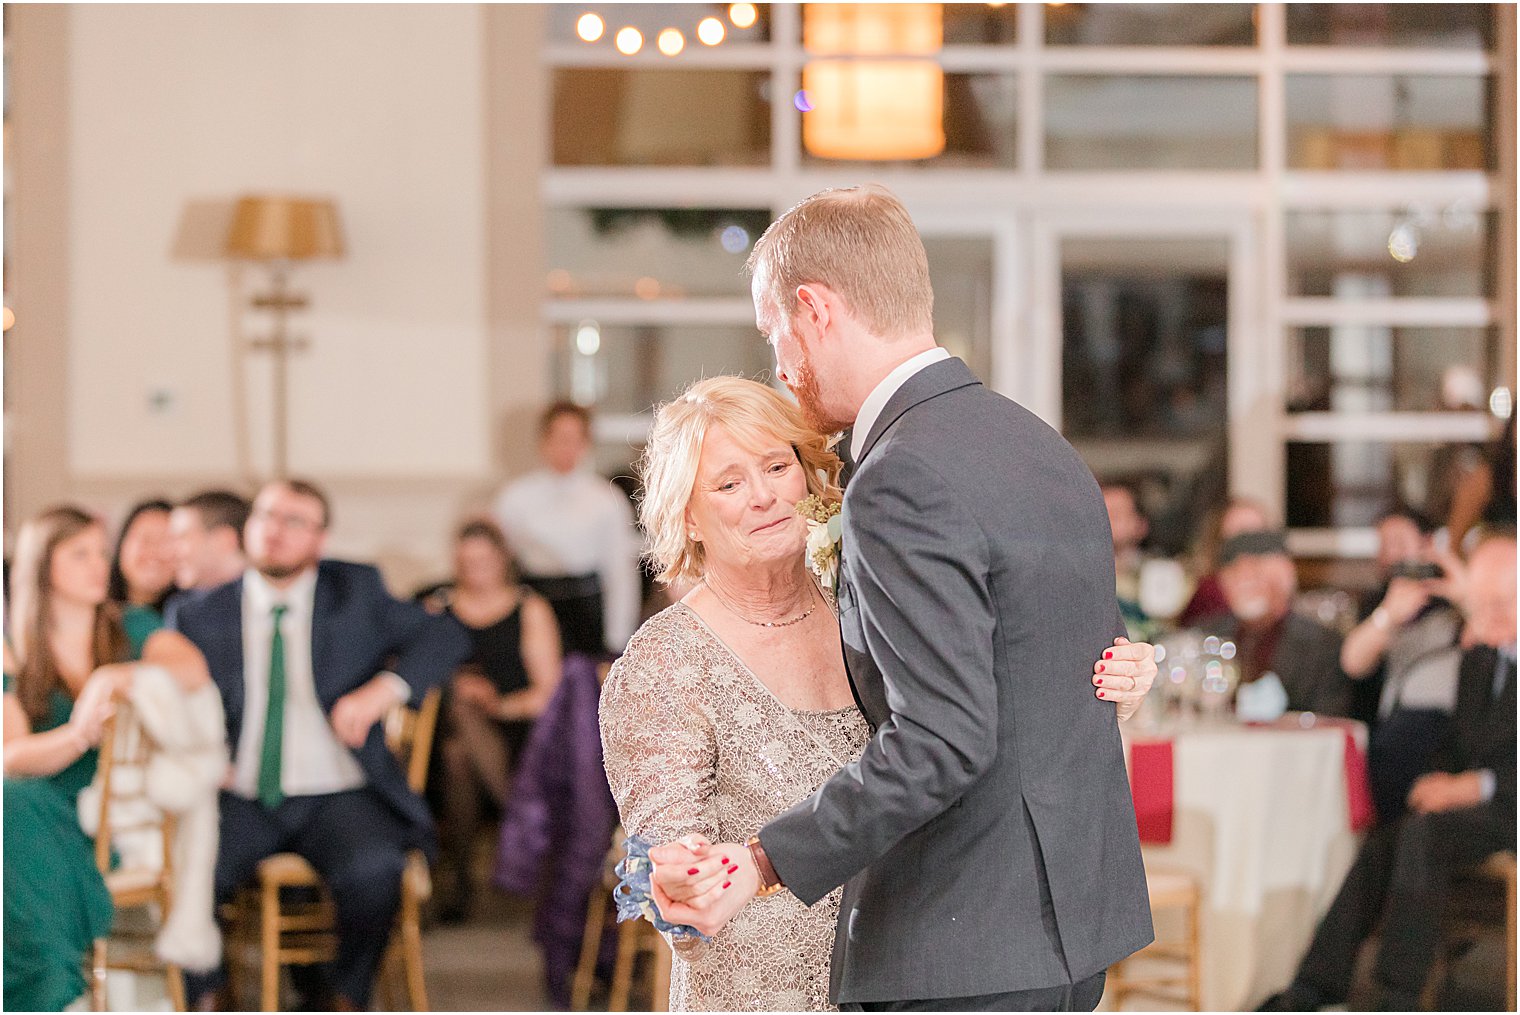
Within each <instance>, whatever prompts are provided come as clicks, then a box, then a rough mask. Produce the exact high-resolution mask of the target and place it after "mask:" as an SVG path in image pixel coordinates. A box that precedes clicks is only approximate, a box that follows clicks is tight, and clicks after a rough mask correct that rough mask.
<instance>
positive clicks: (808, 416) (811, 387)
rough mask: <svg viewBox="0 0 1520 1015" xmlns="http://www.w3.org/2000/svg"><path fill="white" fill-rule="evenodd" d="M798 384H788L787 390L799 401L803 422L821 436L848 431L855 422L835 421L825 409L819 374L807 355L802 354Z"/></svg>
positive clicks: (798, 371)
mask: <svg viewBox="0 0 1520 1015" xmlns="http://www.w3.org/2000/svg"><path fill="white" fill-rule="evenodd" d="M797 373H798V375H799V376H798V377H797V383H796V384H787V386H786V387H787V390H788V391H790V392H791V393H792V395H793V396H794V397H795V398H796V399H797V405H798V407H799V408H801V409H802V419H803V422H805V423H807V425H808V426H809V427H811V428H812V429H814V430H816V431H818V432H819V433H821V434H835V433H839V432H840V431H841V430H848V429H849V428H850V426H851V425H852V423H853V421H850V420H840V419H835V418H834V417H833V416H832V415H831V414H830V413H829V411H828V410H827V409H825V408H824V407H823V391H822V389H821V388H819V386H818V373H817V371H815V370H814V369H813V363H812V361H811V360H810V359H809V358H808V355H807V353H803V354H802V363H801V365H800V366H799V367H798V370H797Z"/></svg>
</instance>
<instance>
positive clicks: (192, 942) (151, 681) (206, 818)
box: [79, 663, 228, 971]
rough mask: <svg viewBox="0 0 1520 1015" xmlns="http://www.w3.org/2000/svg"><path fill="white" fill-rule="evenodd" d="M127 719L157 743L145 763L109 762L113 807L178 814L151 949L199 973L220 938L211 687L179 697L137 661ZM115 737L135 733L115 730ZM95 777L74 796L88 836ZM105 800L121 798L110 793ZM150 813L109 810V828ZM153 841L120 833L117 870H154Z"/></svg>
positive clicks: (219, 751) (219, 756) (219, 765)
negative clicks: (167, 888) (168, 881)
mask: <svg viewBox="0 0 1520 1015" xmlns="http://www.w3.org/2000/svg"><path fill="white" fill-rule="evenodd" d="M129 700H130V702H131V705H132V715H133V716H135V718H136V720H137V723H138V724H140V725H141V727H142V729H143V730H145V731H146V732H147V734H148V736H150V737H151V738H152V739H153V741H154V743H155V744H156V745H157V748H158V749H157V750H155V751H154V752H153V754H152V756H151V758H150V759H149V761H148V763H147V764H146V765H134V766H131V767H128V766H125V765H117V766H116V768H115V771H114V773H113V775H112V776H111V778H112V782H113V784H114V785H115V786H116V787H119V790H120V791H125V795H129V796H130V795H133V794H134V793H140V794H141V795H137V796H136V799H126V800H119V801H116V802H115V803H113V805H112V806H113V808H114V807H117V806H120V807H122V808H126V809H132V808H145V809H152V810H153V811H154V814H157V813H168V814H174V815H177V816H178V819H179V821H178V826H177V828H176V831H175V836H174V842H173V847H172V848H173V850H174V905H173V907H172V909H171V911H170V913H169V916H168V918H167V919H166V920H165V921H164V925H163V927H162V928H160V930H159V933H158V938H157V940H156V942H155V948H154V950H155V951H156V952H157V953H158V957H159V958H160V959H162V960H163V961H165V962H170V963H174V964H176V965H179V966H182V967H184V968H186V969H190V970H197V971H199V970H206V969H211V968H212V967H214V966H215V965H216V964H217V963H218V962H220V961H221V954H222V936H221V932H220V931H219V930H218V928H217V924H216V915H215V910H216V906H215V898H214V882H215V876H216V853H217V845H218V835H219V820H220V815H219V813H218V808H217V793H218V791H219V789H220V787H221V784H222V780H223V778H224V777H225V776H226V773H227V766H228V754H227V728H226V725H225V720H224V718H223V713H222V699H221V695H220V694H218V693H217V689H216V685H214V684H209V683H208V684H207V685H206V686H205V687H203V688H201V689H200V690H198V691H196V692H194V693H193V694H186V693H185V691H184V689H183V688H181V687H180V686H179V684H178V683H176V682H175V680H174V678H173V677H172V676H170V675H169V672H168V671H167V670H165V669H163V668H162V667H159V666H150V665H146V664H141V663H139V664H138V665H137V667H136V673H135V676H134V679H133V681H132V691H131V693H130V695H129ZM117 735H118V736H131V735H136V731H135V730H127V729H123V730H118V731H117ZM100 793H101V785H100V779H99V777H97V778H96V781H95V782H93V783H91V784H90V785H89V786H87V787H86V788H85V789H84V791H83V792H82V793H80V794H79V820H80V824H81V825H82V826H83V828H84V830H85V832H86V833H88V834H90V835H92V836H93V835H94V834H95V831H96V828H97V826H98V825H99V821H100ZM112 795H113V797H114V796H118V795H123V793H121V792H113V794H112ZM154 814H144V813H141V812H139V813H133V814H128V813H121V814H119V815H117V814H116V812H115V811H114V810H113V817H112V821H111V823H112V824H118V823H119V824H122V825H130V824H132V823H135V822H136V821H138V820H141V819H143V818H151V817H153V816H154ZM159 842H161V839H160V838H159V837H158V836H157V835H156V834H150V835H148V836H146V837H141V836H139V837H135V838H134V837H133V836H131V835H130V834H127V835H122V836H119V837H118V838H117V840H116V841H114V842H113V843H112V846H113V847H114V848H115V849H116V851H117V853H118V854H119V855H120V857H121V860H122V865H123V867H126V868H142V867H146V868H151V869H157V868H160V867H162V864H163V857H162V855H161V854H162V850H161V849H160V848H159Z"/></svg>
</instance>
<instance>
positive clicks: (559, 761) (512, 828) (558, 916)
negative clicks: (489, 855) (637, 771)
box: [493, 654, 617, 1009]
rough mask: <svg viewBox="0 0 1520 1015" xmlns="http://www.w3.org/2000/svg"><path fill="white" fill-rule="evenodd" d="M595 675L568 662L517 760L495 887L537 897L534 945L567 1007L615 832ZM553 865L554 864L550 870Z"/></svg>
mask: <svg viewBox="0 0 1520 1015" xmlns="http://www.w3.org/2000/svg"><path fill="white" fill-rule="evenodd" d="M596 667H597V663H596V660H594V659H592V658H590V657H587V656H584V655H578V654H577V655H570V656H566V657H565V663H564V676H563V677H562V678H561V680H560V684H559V688H558V689H557V690H556V691H555V692H554V697H553V698H551V699H550V701H549V705H548V707H547V708H546V709H545V710H544V714H543V715H542V716H540V717H539V719H538V721H537V722H536V723H534V725H533V733H532V734H531V735H530V736H529V738H528V743H527V745H526V746H524V748H523V751H522V755H521V757H520V758H519V760H518V770H517V777H516V778H515V780H514V781H513V784H512V794H511V796H509V797H508V798H507V807H506V816H505V818H503V820H502V823H501V839H500V843H499V846H498V849H497V853H496V873H495V877H494V879H493V880H494V883H495V885H496V887H498V888H500V889H501V890H502V891H505V892H510V893H512V894H513V895H520V896H524V897H528V898H535V897H536V898H538V906H537V909H536V911H535V913H534V918H533V940H534V941H535V942H537V943H538V945H539V947H540V948H542V949H543V952H544V975H545V978H546V979H547V981H548V988H549V996H550V997H551V998H552V999H553V1001H554V1003H555V1004H556V1005H557V1006H559V1007H560V1008H562V1009H566V1008H569V1006H570V979H571V976H572V974H573V973H574V971H575V964H576V961H577V959H578V958H579V953H580V947H581V937H582V935H583V933H584V932H585V926H586V905H587V902H588V901H589V899H590V897H591V893H592V892H593V891H601V890H602V863H603V861H604V860H605V858H606V856H607V850H608V848H609V847H610V846H611V843H612V830H613V828H614V827H615V826H616V825H617V805H616V804H615V803H614V802H613V800H612V793H611V791H610V790H609V789H608V788H607V774H606V771H605V770H604V769H603V767H602V740H601V732H600V730H599V728H598V725H597V699H598V698H599V697H600V695H601V686H600V685H599V684H598V683H597V677H596ZM551 857H552V858H553V862H554V863H555V864H556V865H557V866H556V869H554V870H550V871H547V872H546V871H545V869H544V865H545V863H546V861H547V860H548V859H549V858H551ZM546 875H547V877H546Z"/></svg>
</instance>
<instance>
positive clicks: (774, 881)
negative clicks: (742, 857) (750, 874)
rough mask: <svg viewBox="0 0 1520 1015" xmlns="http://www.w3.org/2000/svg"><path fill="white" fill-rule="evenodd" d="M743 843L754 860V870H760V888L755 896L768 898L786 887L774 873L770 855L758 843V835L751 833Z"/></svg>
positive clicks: (774, 869)
mask: <svg viewBox="0 0 1520 1015" xmlns="http://www.w3.org/2000/svg"><path fill="white" fill-rule="evenodd" d="M744 845H745V847H746V848H747V849H748V850H749V855H750V859H752V860H754V861H755V870H757V871H759V872H760V890H759V891H757V892H755V898H757V899H764V898H768V897H769V896H772V895H775V894H776V893H777V892H779V891H781V890H783V889H784V888H786V885H783V884H782V883H781V878H780V877H778V876H777V875H776V868H775V867H774V866H772V865H771V859H770V857H768V856H766V855H765V847H764V846H762V845H760V836H758V835H751V836H750V837H749V841H747V842H746V843H745V844H744Z"/></svg>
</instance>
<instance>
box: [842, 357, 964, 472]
mask: <svg viewBox="0 0 1520 1015" xmlns="http://www.w3.org/2000/svg"><path fill="white" fill-rule="evenodd" d="M980 383H981V381H978V380H977V379H976V375H975V374H973V373H972V372H971V368H970V367H968V366H966V364H965V363H963V362H962V361H961V360H959V359H957V358H955V357H954V356H952V357H950V358H949V359H945V360H940V361H939V362H937V363H931V364H930V365H929V366H926V367H924V368H923V369H922V370H920V371H919V372H918V373H916V374H914V375H913V376H912V377H909V378H908V379H907V380H906V381H904V382H903V385H902V387H900V388H898V389H897V390H896V391H895V392H893V394H892V397H891V398H889V399H887V404H886V405H884V406H882V408H881V415H879V416H877V417H876V422H875V423H873V424H871V430H870V432H869V433H867V434H866V439H865V441H864V442H863V443H862V444H861V445H860V456H859V459H858V461H857V463H856V464H857V465H858V464H859V462H863V461H865V458H866V456H867V455H869V454H870V453H871V449H872V448H874V447H875V446H876V442H877V441H879V440H881V438H882V435H883V434H885V433H886V432H887V430H888V429H889V428H890V427H891V426H892V424H893V423H896V422H897V421H898V419H900V418H901V417H902V415H903V413H905V412H907V411H908V410H909V409H911V408H913V407H914V406H915V405H919V404H921V403H923V402H927V401H928V400H929V399H931V398H935V397H937V396H939V395H943V394H945V393H946V392H949V391H955V390H957V389H960V388H966V387H970V386H971V385H973V384H980ZM852 471H853V470H852Z"/></svg>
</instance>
